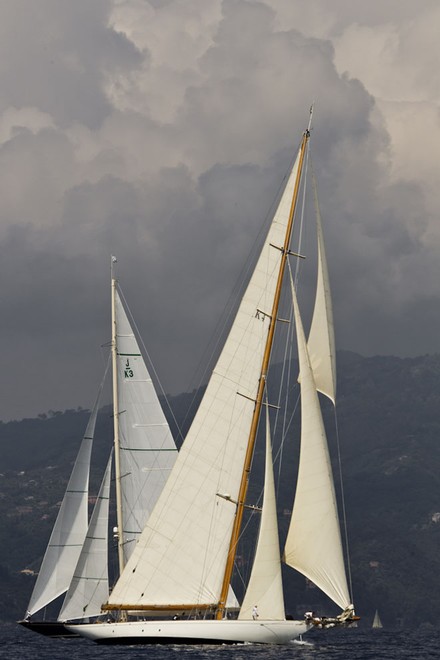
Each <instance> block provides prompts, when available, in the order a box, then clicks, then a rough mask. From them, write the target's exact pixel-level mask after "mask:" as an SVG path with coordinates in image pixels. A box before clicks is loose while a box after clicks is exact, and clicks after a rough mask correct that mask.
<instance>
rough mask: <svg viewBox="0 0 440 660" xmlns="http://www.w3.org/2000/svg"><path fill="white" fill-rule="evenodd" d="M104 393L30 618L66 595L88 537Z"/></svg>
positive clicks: (33, 598) (94, 413) (69, 488)
mask: <svg viewBox="0 0 440 660" xmlns="http://www.w3.org/2000/svg"><path fill="white" fill-rule="evenodd" d="M101 390H102V385H101V389H100V391H99V395H98V397H97V399H96V402H95V405H94V408H93V410H92V413H91V415H90V419H89V422H88V425H87V429H86V432H85V434H84V437H83V439H82V442H81V446H80V449H79V452H78V456H77V458H76V461H75V465H74V466H73V470H72V474H71V475H70V479H69V483H68V485H67V490H66V493H65V495H64V498H63V501H62V503H61V507H60V510H59V512H58V516H57V519H56V521H55V525H54V528H53V530H52V534H51V536H50V539H49V544H48V546H47V549H46V553H45V555H44V557H43V562H42V564H41V568H40V572H39V573H38V578H37V581H36V583H35V586H34V590H33V592H32V596H31V599H30V602H29V606H28V612H27V614H28V615H32V614H35V612H38V611H39V610H41V609H42V608H43V607H46V605H48V604H49V603H51V602H52V601H53V600H55V599H56V598H58V596H61V594H63V593H64V592H65V591H67V589H68V588H69V584H70V581H71V579H72V576H73V572H74V570H75V566H76V563H77V561H78V557H79V555H80V552H81V548H82V545H83V543H84V539H85V537H86V533H87V526H88V497H89V468H90V455H91V451H92V443H93V436H94V433H95V424H96V417H97V414H98V405H99V399H100V394H101Z"/></svg>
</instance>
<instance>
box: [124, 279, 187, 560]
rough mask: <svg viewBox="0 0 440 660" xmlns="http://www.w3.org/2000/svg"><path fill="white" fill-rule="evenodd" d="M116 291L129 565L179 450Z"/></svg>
mask: <svg viewBox="0 0 440 660" xmlns="http://www.w3.org/2000/svg"><path fill="white" fill-rule="evenodd" d="M114 296H115V326H116V327H115V330H116V337H115V341H116V378H117V381H118V387H117V392H118V394H117V397H118V401H117V411H118V412H117V422H118V426H119V464H120V467H119V469H120V489H121V506H122V512H121V517H122V521H123V523H122V530H119V534H120V535H122V538H121V546H122V548H123V554H124V562H123V563H124V564H125V563H126V562H127V560H128V558H129V557H130V555H131V553H132V551H133V549H134V546H135V545H136V542H137V540H138V538H139V536H140V533H141V532H142V529H143V528H144V525H145V522H146V521H147V519H148V517H149V515H150V512H151V510H152V508H153V507H154V505H155V503H156V500H157V498H158V496H159V494H160V493H161V491H162V489H163V486H164V484H165V482H166V481H167V479H168V476H169V473H170V470H171V468H172V467H173V465H174V462H175V460H176V456H177V449H176V445H175V443H174V439H173V436H172V434H171V431H170V428H169V426H168V423H167V421H166V418H165V415H164V413H163V410H162V407H161V405H160V402H159V399H158V397H157V394H156V390H155V387H154V384H153V382H152V380H151V377H150V374H149V372H148V370H147V367H146V365H145V362H144V359H143V357H142V355H141V352H140V349H139V345H138V342H137V340H136V337H135V335H134V333H133V330H132V328H131V325H130V323H129V320H128V318H127V314H126V313H125V310H124V306H123V304H122V301H121V298H120V296H119V293H118V291H117V290H116V289H115V291H114ZM117 450H118V448H117Z"/></svg>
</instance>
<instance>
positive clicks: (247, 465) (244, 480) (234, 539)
mask: <svg viewBox="0 0 440 660" xmlns="http://www.w3.org/2000/svg"><path fill="white" fill-rule="evenodd" d="M312 114H313V106H312V107H311V108H310V118H309V125H308V127H307V130H306V131H305V132H304V134H303V137H302V141H301V146H300V154H299V164H298V172H297V176H296V181H295V187H294V191H293V197H292V203H291V206H290V213H289V220H288V223H287V229H286V234H285V238H284V245H283V247H282V248H280V249H281V262H280V269H279V272H278V279H277V285H276V289H275V296H274V301H273V305H272V313H271V317H270V325H269V330H268V335H267V339H266V346H265V350H264V355H263V361H262V365H261V372H260V379H259V383H258V392H257V397H256V401H255V408H254V412H253V416H252V421H251V427H250V431H249V439H248V444H247V450H246V456H245V460H244V466H243V472H242V477H241V482H240V490H239V492H238V501H237V510H236V513H235V519H234V524H233V527H232V534H231V541H230V544H229V552H228V558H227V560H226V567H225V573H224V577H223V584H222V590H221V593H220V600H219V604H218V610H217V619H221V618H223V613H224V610H225V607H226V599H227V595H228V590H229V585H230V582H231V578H232V571H233V568H234V560H235V554H236V551H237V544H238V539H239V536H240V529H241V524H242V520H243V512H244V507H245V502H246V494H247V489H248V484H249V473H250V469H251V463H252V456H253V454H254V447H255V440H256V437H257V430H258V422H259V419H260V414H261V408H262V404H263V396H264V391H265V388H266V379H267V373H268V370H269V361H270V355H271V351H272V345H273V339H274V335H275V327H276V320H277V317H278V308H279V304H280V297H281V288H282V283H283V277H284V271H285V268H286V263H287V259H288V256H289V246H290V240H291V236H292V229H293V219H294V215H295V209H296V204H297V200H298V193H299V186H300V182H301V174H302V169H303V163H304V156H305V152H306V148H307V143H308V140H309V137H310V126H311V121H312Z"/></svg>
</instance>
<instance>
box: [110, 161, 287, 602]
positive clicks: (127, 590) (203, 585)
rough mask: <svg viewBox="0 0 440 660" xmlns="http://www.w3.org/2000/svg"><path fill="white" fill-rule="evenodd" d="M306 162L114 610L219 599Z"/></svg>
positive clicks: (262, 256) (269, 239)
mask: <svg viewBox="0 0 440 660" xmlns="http://www.w3.org/2000/svg"><path fill="white" fill-rule="evenodd" d="M299 162H300V158H299V156H298V158H297V160H296V162H295V164H294V166H293V168H292V171H291V173H290V176H289V178H288V180H287V184H286V187H285V190H284V193H283V195H282V197H281V199H280V203H279V205H278V208H277V210H276V213H275V216H274V219H273V222H272V224H271V227H270V228H269V231H268V235H267V238H266V241H265V243H264V246H263V248H262V252H261V254H260V257H259V259H258V261H257V264H256V267H255V270H254V272H253V274H252V276H251V279H250V282H249V284H248V287H247V289H246V292H245V294H244V297H243V299H242V301H241V304H240V307H239V309H238V311H237V314H236V317H235V320H234V323H233V326H232V328H231V330H230V332H229V336H228V338H227V340H226V343H225V346H224V348H223V351H222V353H221V355H220V357H219V359H218V362H217V365H216V367H215V369H214V372H213V374H212V376H211V379H210V381H209V383H208V386H207V389H206V392H205V395H204V397H203V400H202V402H201V404H200V406H199V409H198V411H197V414H196V416H195V418H194V421H193V423H192V426H191V428H190V430H189V432H188V435H187V437H186V439H185V442H184V444H183V446H182V449H181V450H180V452H179V455H178V457H177V460H176V464H175V466H174V469H173V470H172V472H171V474H170V477H169V480H168V481H167V483H166V484H165V487H164V490H163V492H162V494H161V496H160V497H159V500H158V502H157V505H156V507H155V508H154V510H153V512H152V514H151V517H150V518H149V520H148V522H147V524H146V527H145V529H144V531H143V533H142V535H141V537H140V539H139V542H138V543H137V545H136V547H135V549H134V551H133V554H132V556H131V557H130V559H129V561H128V563H127V566H126V569H125V570H124V571H123V573H122V575H121V577H120V579H119V581H118V582H117V584H116V585H115V588H114V589H113V592H112V594H111V596H110V598H109V605H110V607H112V608H118V607H120V606H122V607H123V608H124V609H131V608H133V609H135V608H136V607H138V608H139V607H145V608H146V609H148V608H149V607H150V606H151V605H153V606H157V607H159V606H161V607H163V608H165V606H166V605H172V606H175V607H176V608H177V607H178V606H179V605H184V604H194V606H197V605H201V604H206V605H209V604H215V603H217V602H218V600H219V596H220V592H221V589H222V582H223V578H224V572H225V565H226V559H227V555H228V549H229V543H230V539H231V530H232V525H233V520H234V516H235V506H234V504H233V503H232V502H233V500H234V499H236V498H237V494H238V489H239V484H240V480H241V477H242V468H243V464H244V457H245V452H246V446H247V440H248V436H249V428H250V424H251V420H252V415H253V410H254V402H255V398H256V394H257V389H258V380H259V377H260V369H261V364H262V359H263V354H264V351H265V346H266V341H267V336H268V327H269V323H270V315H271V311H272V304H273V299H274V294H275V290H276V285H277V279H278V275H279V268H280V260H281V258H282V256H283V254H282V252H283V246H284V241H285V235H286V228H287V225H288V222H289V215H290V211H291V204H292V197H293V191H294V189H295V185H296V180H297V172H298V166H299ZM219 494H220V495H221V494H226V495H228V496H229V501H228V498H225V497H220V496H219Z"/></svg>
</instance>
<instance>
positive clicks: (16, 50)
mask: <svg viewBox="0 0 440 660" xmlns="http://www.w3.org/2000/svg"><path fill="white" fill-rule="evenodd" d="M438 14H439V9H438V6H437V3H436V2H435V1H434V0H433V1H432V2H429V1H426V2H423V3H418V4H417V6H415V4H414V3H413V2H410V1H409V0H408V1H406V0H398V1H397V0H396V1H392V0H390V1H389V2H388V3H385V4H384V3H381V2H379V1H378V0H372V2H369V3H361V2H356V1H355V2H353V1H352V0H335V1H334V2H331V3H329V2H327V1H326V0H316V1H315V2H313V3H304V2H302V1H301V0H292V1H291V2H289V3H286V2H284V1H283V0H260V1H259V2H258V1H256V0H210V2H206V0H185V1H183V0H112V1H108V0H105V1H104V0H103V1H100V0H96V1H94V2H87V1H86V0H80V1H78V2H75V3H72V2H69V1H67V0H66V1H60V0H40V2H39V3H30V2H27V1H26V0H6V1H5V2H3V3H2V4H1V6H0V37H1V38H0V58H1V61H2V62H3V63H4V64H3V66H2V67H1V68H0V87H1V89H2V95H1V98H0V200H1V204H0V249H1V254H2V258H1V260H0V275H1V281H2V295H1V307H2V323H1V324H0V335H1V337H2V345H3V349H4V350H3V352H2V355H3V359H2V375H0V378H1V380H2V397H1V407H0V418H2V419H5V420H6V419H11V418H20V417H22V416H24V415H33V414H36V413H38V412H43V411H46V410H48V409H63V408H66V407H74V406H76V405H83V406H89V405H90V403H91V402H92V400H93V397H94V393H95V390H96V388H97V385H98V382H99V380H100V377H101V373H102V369H103V366H102V365H103V361H104V356H105V353H106V350H108V349H105V348H103V345H105V344H107V343H108V341H109V339H110V320H109V317H110V310H109V299H110V293H109V275H110V263H109V262H110V255H111V254H116V255H117V257H118V264H117V268H118V275H119V278H120V281H121V284H122V288H123V291H124V293H125V296H126V299H127V301H128V303H129V306H130V308H131V310H132V311H133V314H134V316H135V318H136V321H137V325H138V328H139V330H140V332H141V334H142V337H143V339H144V341H145V344H146V348H147V350H148V352H149V354H150V355H151V357H152V358H153V361H154V364H155V367H156V370H157V372H158V374H159V376H160V377H161V380H162V382H163V385H164V387H165V389H166V390H167V391H171V392H178V391H181V390H184V389H186V388H187V387H189V386H195V385H196V384H197V382H196V381H194V380H192V374H193V373H194V372H195V370H196V367H197V365H198V364H199V361H200V360H201V359H202V355H203V350H204V347H205V346H207V345H208V342H209V338H210V337H211V336H212V334H213V333H214V330H215V328H216V326H217V324H218V323H219V321H220V320H221V314H222V310H223V309H224V308H225V305H227V303H228V301H229V300H230V299H229V296H230V293H231V291H232V290H233V288H234V285H235V283H236V281H237V278H238V277H239V275H240V273H241V271H242V268H243V264H244V262H245V260H246V258H247V257H248V254H249V252H250V250H251V247H252V245H253V243H254V241H255V240H256V238H257V236H258V234H259V232H260V229H261V227H262V225H263V223H264V220H265V217H266V215H267V213H268V211H269V209H270V207H271V204H272V202H273V200H274V198H275V196H276V193H277V190H278V188H279V186H280V184H281V182H282V179H283V176H284V174H285V172H286V170H287V167H288V163H289V161H290V160H291V158H292V156H293V153H294V150H295V147H296V146H297V144H298V141H299V137H300V135H301V131H302V130H303V129H304V127H305V125H306V123H307V120H308V109H309V106H310V103H311V102H312V101H315V102H316V105H315V119H314V130H313V136H312V138H313V139H312V152H313V163H314V168H315V170H316V172H317V177H318V182H319V189H320V197H321V207H322V212H323V215H324V220H325V223H326V226H325V231H326V237H327V243H328V252H329V260H330V270H331V280H332V289H333V293H334V300H335V307H336V319H337V328H336V330H337V344H338V346H339V348H346V349H351V350H355V351H359V352H361V353H364V354H376V353H382V354H384V353H394V354H400V355H415V354H418V353H425V352H431V351H435V350H438V346H437V335H438V331H437V329H438V327H439V323H440V318H439V316H440V313H439V312H438V311H436V310H439V309H440V305H439V292H438V284H437V282H438V276H437V270H438V269H437V261H438V257H437V255H438V251H439V248H440V245H439V243H440V229H439V225H438V220H437V217H438V214H439V205H440V202H439V200H438V195H437V188H438V185H437V181H436V161H437V154H438V152H439V149H440V144H439V140H440V139H439V137H438V135H439V131H438V123H439V112H438V110H439V109H438V104H439V89H438V80H437V77H436V71H437V70H438V61H437V60H438V48H437V45H436V43H437V38H436V31H435V25H437V24H438ZM6 63H7V64H6ZM312 283H313V276H312V275H306V276H305V279H304V287H305V289H306V290H307V289H308V288H310V287H311V285H312Z"/></svg>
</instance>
